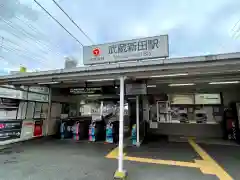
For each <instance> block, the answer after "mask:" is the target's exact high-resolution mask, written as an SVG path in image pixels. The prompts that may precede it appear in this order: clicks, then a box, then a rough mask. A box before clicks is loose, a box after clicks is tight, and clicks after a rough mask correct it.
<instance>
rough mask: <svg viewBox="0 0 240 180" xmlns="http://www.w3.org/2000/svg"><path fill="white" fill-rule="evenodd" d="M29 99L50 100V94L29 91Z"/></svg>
mask: <svg viewBox="0 0 240 180" xmlns="http://www.w3.org/2000/svg"><path fill="white" fill-rule="evenodd" d="M27 100H29V101H40V102H48V95H45V94H37V93H31V92H29V93H28V98H27Z"/></svg>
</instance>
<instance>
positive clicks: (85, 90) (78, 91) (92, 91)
mask: <svg viewBox="0 0 240 180" xmlns="http://www.w3.org/2000/svg"><path fill="white" fill-rule="evenodd" d="M70 93H71V94H79V95H81V94H96V93H102V88H101V87H94V88H72V89H70Z"/></svg>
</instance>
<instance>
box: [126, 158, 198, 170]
mask: <svg viewBox="0 0 240 180" xmlns="http://www.w3.org/2000/svg"><path fill="white" fill-rule="evenodd" d="M124 160H128V161H135V162H142V163H150V164H162V165H172V166H181V167H191V168H200V166H199V165H198V164H197V163H194V162H184V161H172V160H162V159H149V158H140V157H131V156H125V157H124Z"/></svg>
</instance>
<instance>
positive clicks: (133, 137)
mask: <svg viewBox="0 0 240 180" xmlns="http://www.w3.org/2000/svg"><path fill="white" fill-rule="evenodd" d="M132 144H133V145H134V146H136V145H137V126H136V124H134V125H133V126H132Z"/></svg>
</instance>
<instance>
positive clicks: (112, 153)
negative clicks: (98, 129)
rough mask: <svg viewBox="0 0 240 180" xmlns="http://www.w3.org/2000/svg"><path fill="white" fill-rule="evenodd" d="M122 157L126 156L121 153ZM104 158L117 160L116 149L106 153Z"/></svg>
mask: <svg viewBox="0 0 240 180" xmlns="http://www.w3.org/2000/svg"><path fill="white" fill-rule="evenodd" d="M123 156H126V153H123ZM105 157H106V158H109V159H117V158H118V147H116V148H114V149H113V150H112V151H111V152H110V153H108V154H107V155H106V156H105Z"/></svg>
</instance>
